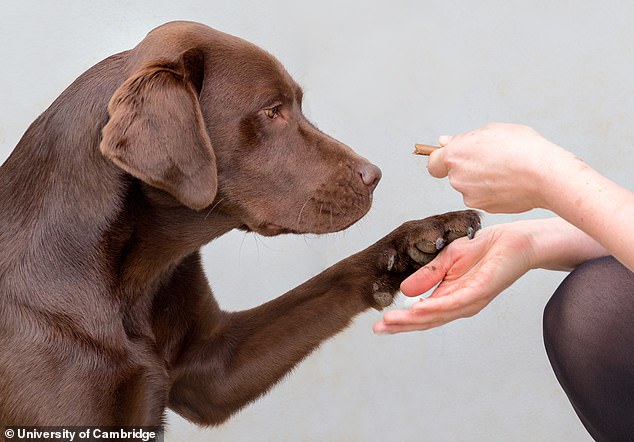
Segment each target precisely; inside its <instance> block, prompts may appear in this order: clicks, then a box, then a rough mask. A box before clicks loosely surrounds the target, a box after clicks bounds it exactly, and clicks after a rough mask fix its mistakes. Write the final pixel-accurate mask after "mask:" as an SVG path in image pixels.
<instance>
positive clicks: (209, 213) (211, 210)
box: [205, 198, 224, 219]
mask: <svg viewBox="0 0 634 442" xmlns="http://www.w3.org/2000/svg"><path fill="white" fill-rule="evenodd" d="M223 201H224V198H220V199H219V200H218V202H216V204H214V205H213V206H212V207H211V209H209V212H207V214H206V215H205V219H207V218H209V215H211V212H213V211H214V209H215V208H216V207H218V205H219V204H220V203H221V202H223Z"/></svg>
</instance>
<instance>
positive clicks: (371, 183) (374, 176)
mask: <svg viewBox="0 0 634 442" xmlns="http://www.w3.org/2000/svg"><path fill="white" fill-rule="evenodd" d="M359 174H360V175H361V181H363V184H365V185H366V186H368V187H369V188H370V190H374V188H375V187H376V186H377V184H379V181H380V180H381V169H379V168H378V167H376V166H375V165H374V164H371V163H366V164H363V165H362V166H361V167H360V168H359Z"/></svg>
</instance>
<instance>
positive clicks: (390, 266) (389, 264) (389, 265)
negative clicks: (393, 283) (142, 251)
mask: <svg viewBox="0 0 634 442" xmlns="http://www.w3.org/2000/svg"><path fill="white" fill-rule="evenodd" d="M395 262H396V252H394V253H393V254H390V257H389V258H388V259H387V271H388V272H391V271H392V269H393V268H394V263H395Z"/></svg>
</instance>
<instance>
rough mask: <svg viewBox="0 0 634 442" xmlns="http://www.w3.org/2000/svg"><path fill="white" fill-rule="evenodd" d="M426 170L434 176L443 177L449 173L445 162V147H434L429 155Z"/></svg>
mask: <svg viewBox="0 0 634 442" xmlns="http://www.w3.org/2000/svg"><path fill="white" fill-rule="evenodd" d="M427 170H428V171H429V174H430V175H431V176H433V177H434V178H444V177H446V176H447V175H448V174H449V169H448V168H447V165H446V163H445V148H444V147H441V148H440V149H436V150H435V151H433V152H432V153H431V154H430V155H429V161H428V162H427Z"/></svg>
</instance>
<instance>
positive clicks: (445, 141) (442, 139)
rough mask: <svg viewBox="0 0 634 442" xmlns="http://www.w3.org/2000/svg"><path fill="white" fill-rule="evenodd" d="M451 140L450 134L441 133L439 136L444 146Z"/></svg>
mask: <svg viewBox="0 0 634 442" xmlns="http://www.w3.org/2000/svg"><path fill="white" fill-rule="evenodd" d="M449 141H451V137H450V136H449V135H441V136H439V137H438V143H439V144H440V145H441V146H444V145H445V144H448V143H449Z"/></svg>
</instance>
